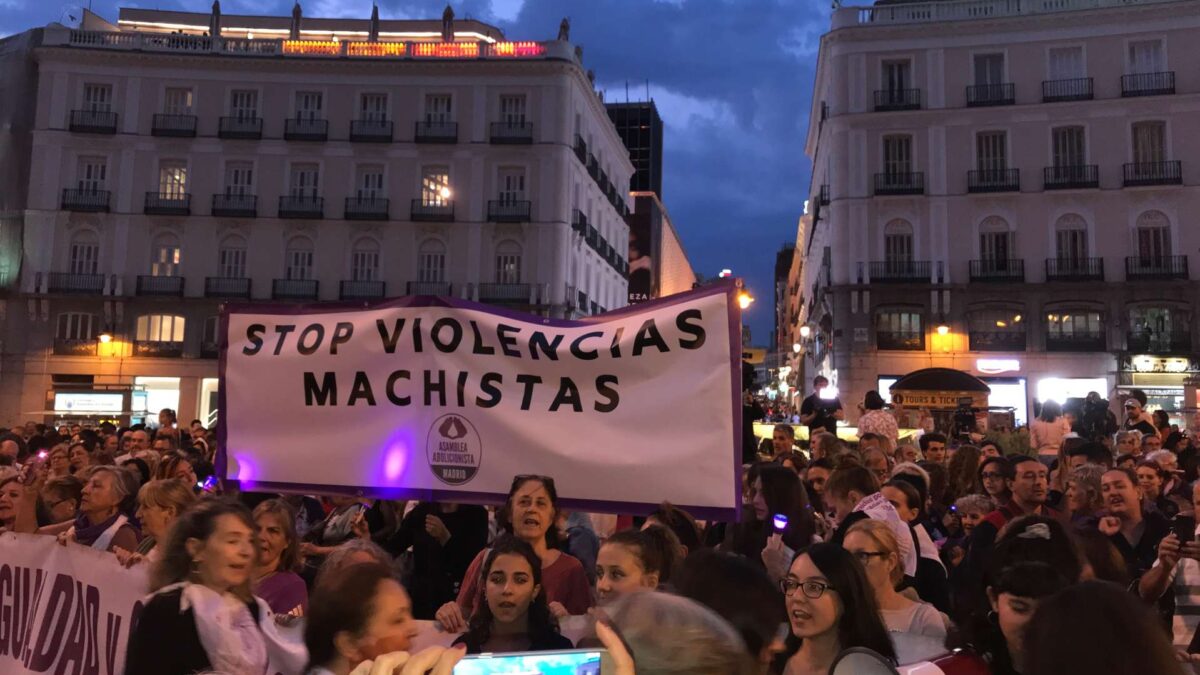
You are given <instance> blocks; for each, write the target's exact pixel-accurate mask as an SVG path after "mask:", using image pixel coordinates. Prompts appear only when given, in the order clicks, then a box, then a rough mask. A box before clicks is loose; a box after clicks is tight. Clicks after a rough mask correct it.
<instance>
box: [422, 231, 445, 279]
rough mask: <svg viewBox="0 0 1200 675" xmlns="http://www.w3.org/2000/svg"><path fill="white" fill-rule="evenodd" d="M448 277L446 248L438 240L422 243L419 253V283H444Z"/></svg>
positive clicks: (428, 240)
mask: <svg viewBox="0 0 1200 675" xmlns="http://www.w3.org/2000/svg"><path fill="white" fill-rule="evenodd" d="M445 277H446V247H445V245H444V244H442V242H440V241H438V240H436V239H427V240H425V241H424V242H422V243H421V248H420V251H419V252H418V253H417V281H420V282H422V283H442V282H443V281H445Z"/></svg>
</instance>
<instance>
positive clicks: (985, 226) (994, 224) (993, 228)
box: [979, 216, 1015, 271]
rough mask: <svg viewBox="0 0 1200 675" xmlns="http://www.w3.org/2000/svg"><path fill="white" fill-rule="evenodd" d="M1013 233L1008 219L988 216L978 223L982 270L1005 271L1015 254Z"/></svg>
mask: <svg viewBox="0 0 1200 675" xmlns="http://www.w3.org/2000/svg"><path fill="white" fill-rule="evenodd" d="M1014 248H1015V247H1014V242H1013V233H1012V230H1011V229H1009V227H1008V221H1007V220H1005V219H1003V218H1001V217H999V216H988V217H987V218H984V219H983V222H982V223H980V224H979V260H980V263H981V265H982V267H983V268H984V271H989V270H990V271H1007V270H1008V268H1009V266H1010V265H1009V261H1010V260H1012V259H1013V258H1014V257H1015V256H1014V255H1013V253H1014V251H1013V249H1014Z"/></svg>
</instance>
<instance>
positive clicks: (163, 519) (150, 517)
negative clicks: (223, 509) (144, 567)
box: [114, 480, 196, 566]
mask: <svg viewBox="0 0 1200 675" xmlns="http://www.w3.org/2000/svg"><path fill="white" fill-rule="evenodd" d="M137 501H138V509H137V517H138V520H139V521H140V522H141V523H142V534H143V535H144V536H143V537H142V541H141V542H140V543H139V544H138V547H137V549H136V550H134V551H129V550H126V549H123V548H117V549H115V550H114V553H116V554H117V559H118V560H120V561H121V563H122V564H124V565H126V566H130V565H134V564H136V563H138V562H141V561H142V560H149V561H150V562H157V561H158V559H159V558H161V557H162V551H163V549H162V543H163V542H164V541H166V539H167V533H168V532H170V530H171V525H173V524H174V523H175V521H176V520H177V519H178V518H179V516H180V514H182V513H183V512H184V511H187V510H188V507H190V506H191V505H192V504H194V503H195V502H196V493H194V492H192V489H191V487H189V486H187V485H184V484H183V483H182V482H180V481H177V480H152V481H150V482H149V483H146V484H145V485H143V486H142V487H141V489H140V490H138V496H137Z"/></svg>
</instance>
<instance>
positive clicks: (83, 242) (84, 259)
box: [70, 230, 100, 274]
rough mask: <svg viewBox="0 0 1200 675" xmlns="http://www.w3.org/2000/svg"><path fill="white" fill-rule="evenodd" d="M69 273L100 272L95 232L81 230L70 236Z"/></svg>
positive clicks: (98, 247)
mask: <svg viewBox="0 0 1200 675" xmlns="http://www.w3.org/2000/svg"><path fill="white" fill-rule="evenodd" d="M70 254H71V259H70V267H71V274H98V273H99V272H100V242H99V241H98V240H97V239H96V233H95V232H92V231H91V230H81V231H79V232H76V233H75V235H74V236H72V237H71V251H70Z"/></svg>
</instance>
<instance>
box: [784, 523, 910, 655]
mask: <svg viewBox="0 0 1200 675" xmlns="http://www.w3.org/2000/svg"><path fill="white" fill-rule="evenodd" d="M779 587H780V589H781V590H782V591H783V595H784V603H785V605H786V607H787V613H788V622H789V624H790V626H791V629H792V634H791V636H789V637H788V640H787V645H786V651H785V653H784V654H783V655H782V656H781V657H780V664H779V669H780V670H782V671H783V672H787V673H791V674H795V675H799V674H804V675H826V674H827V673H829V667H830V666H831V665H832V664H833V660H834V659H835V658H837V655H838V654H840V653H842V651H844V650H846V649H849V648H851V647H866V648H867V649H871V650H873V651H875V652H877V653H879V654H880V655H882V656H883V657H884V658H886V659H888V660H889V661H891V662H893V663H895V661H896V651H895V649H894V648H893V647H892V641H891V638H890V637H889V636H888V632H887V628H886V627H885V626H884V624H883V621H882V620H881V619H880V618H879V605H878V604H877V603H876V602H875V594H874V592H872V590H871V585H870V583H869V582H868V581H867V578H866V574H865V573H864V572H863V567H862V565H861V564H860V563H859V562H858V559H857V558H855V557H854V556H853V555H851V554H850V552H848V551H847V550H846V549H844V548H842V547H841V546H838V545H837V544H833V543H823V544H813V545H812V546H810V547H809V548H808V550H806V551H805V552H804V553H801V554H800V555H798V556H796V560H795V562H793V563H792V567H791V569H790V570H788V574H787V576H786V577H784V579H783V580H782V581H781V582H779Z"/></svg>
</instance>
